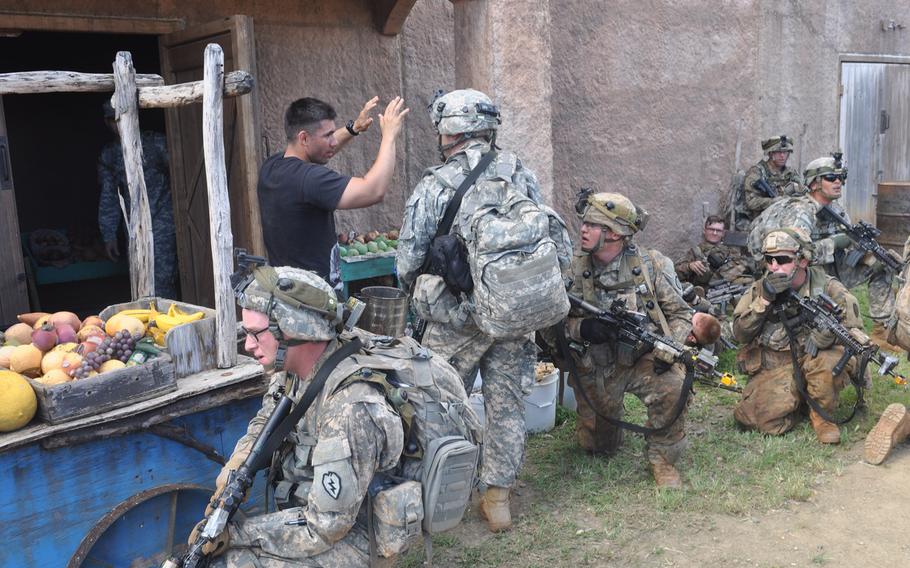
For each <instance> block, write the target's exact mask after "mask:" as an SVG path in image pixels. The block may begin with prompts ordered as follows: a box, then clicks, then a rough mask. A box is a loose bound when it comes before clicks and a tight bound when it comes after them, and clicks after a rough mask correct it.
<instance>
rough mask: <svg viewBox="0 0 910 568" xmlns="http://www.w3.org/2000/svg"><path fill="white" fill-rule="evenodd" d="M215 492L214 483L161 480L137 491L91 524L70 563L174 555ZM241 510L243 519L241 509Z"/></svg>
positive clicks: (97, 564)
mask: <svg viewBox="0 0 910 568" xmlns="http://www.w3.org/2000/svg"><path fill="white" fill-rule="evenodd" d="M211 496H212V489H211V488H209V487H203V486H201V485H194V484H169V485H162V486H159V487H155V488H152V489H148V490H146V491H143V492H141V493H137V494H136V495H133V496H132V497H130V498H129V499H127V500H126V501H123V502H122V503H120V504H119V505H117V506H116V507H114V508H113V509H112V510H111V511H110V512H109V513H107V514H106V515H105V516H104V517H102V518H101V520H100V521H98V523H96V524H95V526H94V527H92V529H91V530H90V531H89V532H88V534H86V535H85V538H83V539H82V542H81V543H80V545H79V548H78V549H77V550H76V553H75V554H73V557H72V558H70V561H69V563H68V564H67V568H101V567H110V566H129V567H130V568H158V567H159V566H161V564H162V563H163V562H164V561H165V560H166V559H167V558H168V557H169V556H171V555H172V554H175V553H180V552H182V551H184V550H186V539H187V537H188V536H189V533H190V531H191V530H192V528H193V527H194V526H195V525H196V523H197V522H199V521H200V520H201V519H202V514H203V511H204V510H205V506H206V504H208V501H209V498H210V497H211ZM237 514H238V515H239V516H238V517H237V518H238V520H239V519H241V518H242V512H240V511H238V513H237Z"/></svg>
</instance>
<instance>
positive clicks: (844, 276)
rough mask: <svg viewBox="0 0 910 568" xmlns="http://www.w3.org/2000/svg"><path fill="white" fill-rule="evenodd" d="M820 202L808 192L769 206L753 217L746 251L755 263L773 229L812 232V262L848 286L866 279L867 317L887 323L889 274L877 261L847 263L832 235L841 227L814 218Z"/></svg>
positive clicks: (890, 296)
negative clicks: (852, 264) (853, 264)
mask: <svg viewBox="0 0 910 568" xmlns="http://www.w3.org/2000/svg"><path fill="white" fill-rule="evenodd" d="M830 207H831V208H832V209H834V210H835V211H837V212H838V213H840V214H841V215H843V216H844V217H845V218H846V219H847V222H851V221H850V215H848V214H847V212H846V211H845V210H844V209H843V208H842V207H841V205H840V203H838V202H837V201H832V202H831V204H830ZM821 208H822V205H821V204H820V203H819V202H818V201H816V200H815V199H813V198H812V197H811V196H810V195H808V194H807V195H802V196H799V197H791V198H787V199H781V200H779V201H777V202H775V203H774V204H773V205H772V206H771V207H768V208H767V209H766V210H765V211H763V212H762V214H761V215H759V216H758V218H757V219H756V220H755V222H754V223H753V226H752V230H751V232H750V233H749V243H748V244H749V252H750V253H751V254H752V257H753V259H754V260H755V262H756V264H758V263H760V262H761V244H762V239H763V238H764V236H765V235H767V234H768V233H769V232H770V231H772V230H774V229H781V228H789V229H796V230H802V231H805V232H806V233H808V234H809V235H811V237H812V242H813V244H814V246H815V255H814V257H813V259H812V263H813V264H816V265H819V266H821V267H823V268H824V270H825V272H827V273H828V274H829V275H831V276H834V277H835V278H837V279H838V280H840V281H841V282H842V283H843V285H844V286H846V287H847V288H848V289H852V288H854V287H856V286H859V285H860V284H863V283H865V282H868V283H869V316H870V317H871V318H872V319H874V320H875V321H877V322H882V323H884V322H887V321H888V320H889V318H890V317H891V314H892V312H893V311H894V290H892V287H891V280H892V275H891V274H890V273H889V272H888V271H887V270H882V269H881V265H880V264H878V263H876V264H875V265H873V266H872V267H869V266H866V265H865V264H863V263H862V262H859V263H858V264H857V265H856V266H853V267H851V266H848V265H847V263H846V258H847V253H848V252H849V251H850V250H852V246H851V247H850V248H848V249H847V250H841V251H838V250H836V248H835V242H834V239H833V237H834V236H835V235H837V234H840V233H842V229H841V228H840V227H839V226H838V225H837V224H836V223H832V222H829V221H824V222H823V221H821V220H820V219H818V218H817V217H816V214H817V213H818V211H820V210H821Z"/></svg>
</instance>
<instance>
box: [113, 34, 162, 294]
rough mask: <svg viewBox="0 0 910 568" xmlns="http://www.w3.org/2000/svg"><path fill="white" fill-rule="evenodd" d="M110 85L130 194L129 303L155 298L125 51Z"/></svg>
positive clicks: (132, 74) (132, 76) (132, 84)
mask: <svg viewBox="0 0 910 568" xmlns="http://www.w3.org/2000/svg"><path fill="white" fill-rule="evenodd" d="M114 84H115V87H116V88H115V89H114V105H113V106H114V113H115V116H116V120H117V130H118V131H119V132H120V143H121V144H122V146H123V164H124V169H125V170H126V183H127V185H128V186H129V190H130V219H129V225H128V227H129V229H128V231H129V241H130V249H129V250H130V292H131V294H132V299H133V300H138V299H139V298H145V297H149V296H154V295H155V274H154V272H155V251H154V248H153V245H152V214H151V211H150V210H149V200H148V194H147V193H146V189H145V175H144V173H143V171H142V141H141V139H140V134H139V108H138V107H137V105H136V70H135V69H134V68H133V57H132V55H130V53H129V52H128V51H120V52H118V53H117V59H116V60H115V61H114Z"/></svg>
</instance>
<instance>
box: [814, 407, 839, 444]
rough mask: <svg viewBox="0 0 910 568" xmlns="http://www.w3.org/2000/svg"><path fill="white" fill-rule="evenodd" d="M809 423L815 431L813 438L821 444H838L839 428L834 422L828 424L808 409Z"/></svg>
mask: <svg viewBox="0 0 910 568" xmlns="http://www.w3.org/2000/svg"><path fill="white" fill-rule="evenodd" d="M809 421H810V422H812V428H813V429H814V430H815V436H816V437H817V438H818V441H819V442H820V443H822V444H840V428H838V427H837V424H835V423H834V422H828V421H827V420H825V419H824V418H822V417H821V416H819V414H818V413H817V412H815V411H814V410H812V409H811V408H810V409H809Z"/></svg>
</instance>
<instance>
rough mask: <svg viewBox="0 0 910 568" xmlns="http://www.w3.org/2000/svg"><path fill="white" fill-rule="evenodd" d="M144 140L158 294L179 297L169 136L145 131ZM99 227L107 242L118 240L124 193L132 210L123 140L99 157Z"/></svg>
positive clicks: (144, 161)
mask: <svg viewBox="0 0 910 568" xmlns="http://www.w3.org/2000/svg"><path fill="white" fill-rule="evenodd" d="M141 141H142V170H143V173H144V175H145V189H146V192H147V193H148V202H149V211H150V213H151V217H152V238H153V240H154V252H155V294H156V295H158V296H161V297H163V298H176V297H177V289H176V284H175V280H176V276H177V242H176V236H175V229H174V209H173V207H172V205H171V185H170V174H169V172H170V170H169V161H168V154H167V139H166V138H165V136H164V134H161V133H160V132H152V131H145V132H143V133H142V135H141ZM98 183H99V184H100V185H101V196H100V198H99V201H98V226H99V228H100V229H101V238H102V239H104V242H105V243H109V242H113V241H116V240H117V236H118V232H119V229H120V222H121V220H122V219H123V213H122V212H121V211H120V199H119V198H118V195H120V194H121V193H122V195H123V200H124V204H125V206H126V210H127V213H129V210H130V194H129V186H128V185H127V183H126V170H125V167H124V164H123V150H122V148H121V145H120V141H119V140H117V141H116V142H110V143H108V144H107V145H106V146H105V147H104V149H103V150H102V151H101V156H100V157H99V158H98Z"/></svg>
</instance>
